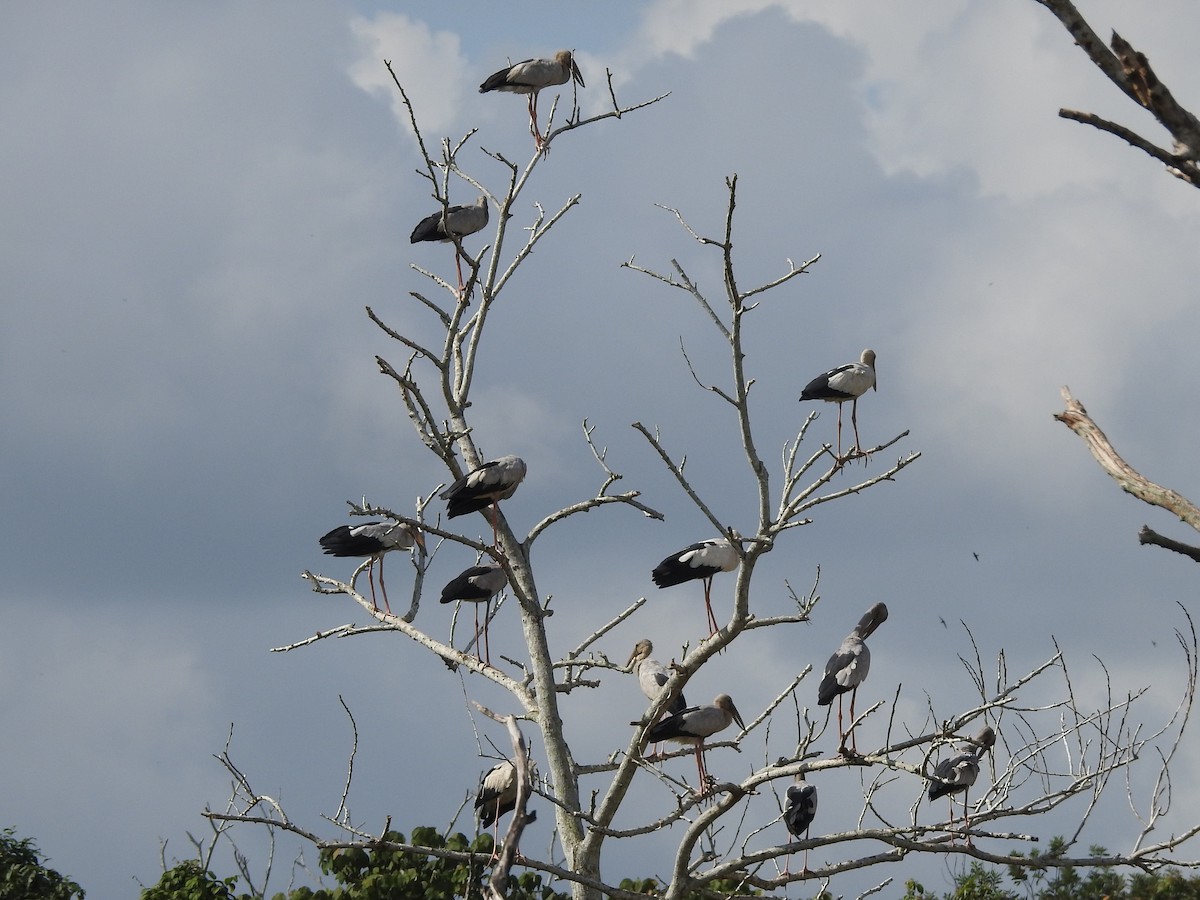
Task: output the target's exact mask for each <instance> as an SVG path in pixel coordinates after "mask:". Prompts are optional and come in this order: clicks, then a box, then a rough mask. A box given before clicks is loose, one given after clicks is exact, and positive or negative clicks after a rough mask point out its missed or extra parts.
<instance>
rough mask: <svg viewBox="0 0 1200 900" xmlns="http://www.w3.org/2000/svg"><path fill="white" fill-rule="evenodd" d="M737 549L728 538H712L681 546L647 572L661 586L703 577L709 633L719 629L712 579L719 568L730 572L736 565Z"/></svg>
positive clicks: (720, 570)
mask: <svg viewBox="0 0 1200 900" xmlns="http://www.w3.org/2000/svg"><path fill="white" fill-rule="evenodd" d="M738 562H739V558H738V552H737V549H736V548H735V547H734V546H733V544H731V543H730V542H729V540H728V539H727V538H713V539H711V540H707V541H700V543H698V544H691V545H689V546H687V547H684V548H683V549H682V550H680V551H679V552H678V553H672V554H671V555H670V556H668V557H667V558H666V559H664V560H663V561H662V562H660V563H659V564H658V565H657V566H655V567H654V571H653V572H651V573H650V577H651V578H653V579H654V583H655V584H656V585H658V586H659V587H660V588H665V587H671V586H672V585H676V584H683V583H684V582H685V581H695V580H697V579H702V580H703V581H704V606H705V608H706V609H707V611H708V627H709V632H708V636H709V637H712V636H713V635H714V634H716V633H717V632H718V631H720V630H721V626H720V625H718V624H717V617H716V616H715V615H713V609H712V580H713V576H714V575H716V574H717V573H718V572H732V571H733V570H734V569H736V568H737V567H738Z"/></svg>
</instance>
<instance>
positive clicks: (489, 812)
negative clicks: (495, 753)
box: [475, 759, 537, 859]
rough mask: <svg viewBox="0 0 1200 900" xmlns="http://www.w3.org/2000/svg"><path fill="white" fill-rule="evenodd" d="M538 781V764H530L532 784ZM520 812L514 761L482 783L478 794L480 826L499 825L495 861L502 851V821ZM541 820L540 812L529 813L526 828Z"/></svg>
mask: <svg viewBox="0 0 1200 900" xmlns="http://www.w3.org/2000/svg"><path fill="white" fill-rule="evenodd" d="M536 778H537V763H535V762H533V760H530V761H529V779H528V780H529V782H530V783H531V784H532V782H533V781H534V780H535V779H536ZM516 808H517V766H516V764H515V763H514V762H513V761H512V760H511V759H506V760H504V761H503V762H498V763H496V765H494V766H492V767H491V768H490V769H488V770H487V771H486V772H484V773H483V775H482V776H481V777H480V779H479V790H478V791H476V793H475V814H476V815H477V816H478V817H479V825H480V827H482V828H488V827H489V826H491V825H495V826H496V829H495V832H494V836H493V838H492V857H493V859H494V858H495V856H496V852H497V850H498V849H499V847H500V817H501V816H502V815H504V814H505V813H510V812H512V811H513V810H514V809H516ZM536 820H537V810H532V809H531V810H528V811H527V812H526V813H525V824H526V825H528V824H529V823H530V822H534V821H536Z"/></svg>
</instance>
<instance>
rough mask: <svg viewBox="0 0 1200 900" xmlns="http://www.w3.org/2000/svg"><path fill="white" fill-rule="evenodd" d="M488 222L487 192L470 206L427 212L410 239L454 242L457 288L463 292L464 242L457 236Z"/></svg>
mask: <svg viewBox="0 0 1200 900" xmlns="http://www.w3.org/2000/svg"><path fill="white" fill-rule="evenodd" d="M487 223H488V200H487V195H486V194H480V195H479V199H478V200H476V201H475V202H474V203H472V204H471V205H470V206H451V207H449V208H447V209H446V210H444V211H443V210H439V211H438V212H435V213H433V214H432V215H428V216H426V217H425V218H424V219H422V220H421V221H420V222H418V223H417V227H416V228H414V229H413V233H412V237H410V238H409V241H410V243H413V244H418V243H420V242H421V241H442V242H443V243H454V245H455V246H454V263H455V265H457V266H458V291H459V293H460V294H461V293H462V289H463V274H462V254H461V253H460V252H459V248H460V247H461V246H462V244H461V243H460V242H456V241H455V240H454V239H455V238H458V239H459V241H461V239H462V238H464V237H466V236H467V235H468V234H474V233H475V232H477V231H481V230H482V229H483V228H484V227H485V226H486V225H487Z"/></svg>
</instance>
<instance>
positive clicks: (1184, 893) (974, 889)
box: [903, 837, 1200, 900]
mask: <svg viewBox="0 0 1200 900" xmlns="http://www.w3.org/2000/svg"><path fill="white" fill-rule="evenodd" d="M1067 849H1068V847H1067V844H1066V841H1064V840H1063V839H1062V838H1061V837H1056V838H1054V839H1053V840H1051V841H1050V843H1049V845H1048V846H1047V848H1046V852H1045V853H1041V852H1039V851H1037V850H1032V851H1030V853H1029V855H1028V857H1023V854H1021V853H1019V852H1014V853H1013V854H1012V855H1013V856H1019V857H1023V858H1026V859H1028V862H1027V863H1023V864H1018V863H1013V864H1009V865H1008V866H1007V867H1006V870H1005V871H1003V872H1002V871H1001V870H1000V869H997V868H990V867H987V866H984V865H983V864H981V863H979V862H972V863H971V865H970V868H969V869H967V871H966V872H963V873H961V874H959V875H958V876H957V877H956V878H955V879H954V890H953V891H951V892H950V893H948V894H941V895H939V894H937V893H934V892H930V891H927V890H926V889H925V887H924V885H922V884H920V883H918V882H916V881H911V880H910V881H909V882H908V883H907V884H906V885H905V889H906V890H905V894H904V897H903V900H1020V898H1026V900H1200V876H1198V877H1192V878H1185V877H1184V876H1183V875H1182V874H1181V873H1180V872H1179V871H1178V870H1176V869H1167V870H1164V871H1162V872H1157V873H1154V874H1149V873H1145V872H1139V873H1138V874H1136V875H1132V876H1130V877H1128V878H1126V877H1124V876H1122V875H1121V874H1120V873H1119V872H1117V871H1116V870H1115V869H1113V868H1111V867H1107V866H1097V867H1094V868H1082V867H1074V866H1072V867H1065V868H1055V867H1053V866H1047V865H1046V863H1047V862H1049V861H1050V860H1053V859H1054V858H1055V857H1059V856H1062V855H1064V854H1065V853H1066V851H1067ZM1088 852H1089V853H1090V854H1091V855H1092V856H1096V857H1101V856H1107V855H1108V851H1106V850H1105V849H1104V848H1103V847H1090V848H1088ZM1005 875H1007V877H1008V880H1009V881H1010V882H1012V884H1013V886H1014V887H1016V888H1017V889H1018V891H1020V893H1013V892H1012V891H1008V890H1005V889H1004V887H1003V881H1004V877H1005Z"/></svg>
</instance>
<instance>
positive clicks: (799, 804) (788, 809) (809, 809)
mask: <svg viewBox="0 0 1200 900" xmlns="http://www.w3.org/2000/svg"><path fill="white" fill-rule="evenodd" d="M816 817H817V786H816V785H815V784H809V783H808V782H807V781H805V780H804V773H803V772H799V773H797V775H796V783H795V784H793V785H791V786H790V787H789V788H788V789H787V805H786V806H785V807H784V808H783V824H784V825H786V826H787V830H788V833H789V834H790V835H792V837H794V838H796V839H797V840H799V839H800V836H801V835H804V837H805V838H807V837H808V830H809V828H811V827H812V823H813V819H815V818H816ZM791 862H792V860H791V857H790V856H789V857H788V867H790V866H791ZM784 871H785V873H786V872H787V871H788V868H787V867H785V869H784ZM802 871H804V872H807V871H808V848H807V847H805V848H804V869H803V870H802Z"/></svg>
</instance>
